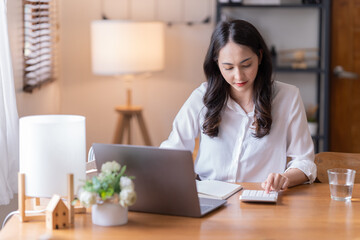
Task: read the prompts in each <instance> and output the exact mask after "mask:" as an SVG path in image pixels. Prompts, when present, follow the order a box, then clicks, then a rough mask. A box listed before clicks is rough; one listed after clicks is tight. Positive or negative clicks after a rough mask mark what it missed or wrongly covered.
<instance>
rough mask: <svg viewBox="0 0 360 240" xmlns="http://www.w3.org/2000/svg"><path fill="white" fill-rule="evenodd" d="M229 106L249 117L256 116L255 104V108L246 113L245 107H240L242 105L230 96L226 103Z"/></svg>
mask: <svg viewBox="0 0 360 240" xmlns="http://www.w3.org/2000/svg"><path fill="white" fill-rule="evenodd" d="M226 105H227V107H228V108H230V109H231V110H232V111H234V112H237V113H240V114H241V115H243V116H247V117H253V116H254V110H255V105H254V106H253V109H252V111H251V112H249V113H246V112H245V111H244V109H242V107H240V105H239V104H238V103H237V102H235V101H234V99H232V98H231V97H230V96H229V97H228V99H227V103H226Z"/></svg>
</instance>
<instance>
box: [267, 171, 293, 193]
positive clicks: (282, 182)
mask: <svg viewBox="0 0 360 240" xmlns="http://www.w3.org/2000/svg"><path fill="white" fill-rule="evenodd" d="M289 184H290V180H289V178H288V177H287V176H285V175H284V174H280V173H270V174H269V176H268V177H267V179H266V180H265V181H264V182H262V183H261V187H262V188H263V189H264V190H265V192H266V193H269V192H270V191H277V192H278V191H280V190H286V189H287V188H288V187H289Z"/></svg>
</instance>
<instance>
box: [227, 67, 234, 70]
mask: <svg viewBox="0 0 360 240" xmlns="http://www.w3.org/2000/svg"><path fill="white" fill-rule="evenodd" d="M231 69H233V67H228V68H225V70H231Z"/></svg>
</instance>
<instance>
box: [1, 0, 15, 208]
mask: <svg viewBox="0 0 360 240" xmlns="http://www.w3.org/2000/svg"><path fill="white" fill-rule="evenodd" d="M18 122H19V119H18V113H17V109H16V99H15V89H14V76H13V71H12V64H11V56H10V44H9V36H8V28H7V18H6V1H5V0H0V205H4V204H9V202H10V199H12V198H13V196H14V193H16V192H17V172H18V171H19V134H18V132H19V125H18Z"/></svg>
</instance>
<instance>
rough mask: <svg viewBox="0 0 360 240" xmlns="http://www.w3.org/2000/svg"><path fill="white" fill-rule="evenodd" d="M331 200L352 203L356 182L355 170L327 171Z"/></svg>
mask: <svg viewBox="0 0 360 240" xmlns="http://www.w3.org/2000/svg"><path fill="white" fill-rule="evenodd" d="M327 172H328V176H329V184H330V194H331V198H332V199H334V200H337V201H350V200H351V196H352V191H353V187H354V180H355V173H356V171H355V170H352V169H345V168H333V169H329V170H327Z"/></svg>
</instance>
